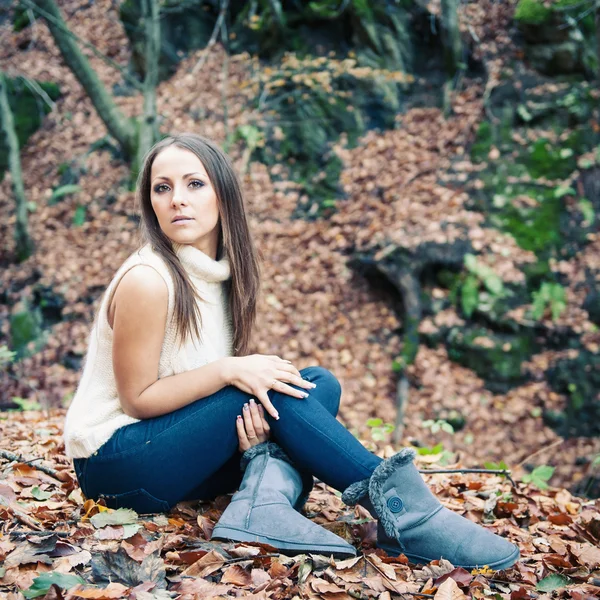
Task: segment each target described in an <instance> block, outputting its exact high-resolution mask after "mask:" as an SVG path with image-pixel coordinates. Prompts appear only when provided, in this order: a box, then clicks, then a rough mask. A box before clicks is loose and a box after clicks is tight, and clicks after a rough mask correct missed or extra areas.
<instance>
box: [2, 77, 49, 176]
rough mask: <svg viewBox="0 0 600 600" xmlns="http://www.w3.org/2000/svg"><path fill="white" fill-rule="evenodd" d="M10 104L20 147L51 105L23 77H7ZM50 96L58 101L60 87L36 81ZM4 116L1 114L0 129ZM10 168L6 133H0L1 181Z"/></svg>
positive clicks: (35, 128) (37, 126) (38, 125)
mask: <svg viewBox="0 0 600 600" xmlns="http://www.w3.org/2000/svg"><path fill="white" fill-rule="evenodd" d="M6 81H7V92H8V104H9V105H10V108H11V110H12V113H13V120H14V124H15V130H16V133H17V138H18V140H19V147H20V148H22V147H23V146H24V145H25V143H26V142H27V140H28V139H29V137H30V136H31V135H32V134H33V133H34V132H35V131H36V130H37V129H38V128H39V127H40V125H41V124H42V121H43V119H44V117H45V116H46V115H47V114H48V113H49V112H50V107H49V106H48V104H46V102H45V101H44V100H42V99H41V98H40V97H39V96H38V95H37V94H36V93H35V92H33V91H32V90H31V88H29V87H28V86H27V85H26V84H25V82H24V81H23V79H22V78H20V77H16V78H15V79H11V78H9V77H7V78H6ZM36 83H37V84H38V85H39V86H40V87H41V88H42V89H43V90H44V92H46V94H48V96H49V97H50V98H51V99H52V100H53V101H56V100H57V99H58V98H59V97H60V88H59V87H58V85H57V84H55V83H52V82H43V81H38V82H36ZM1 129H2V117H1V115H0V130H1ZM7 168H8V148H7V147H6V141H5V139H4V135H0V181H1V180H2V179H3V178H4V171H5V170H6V169H7Z"/></svg>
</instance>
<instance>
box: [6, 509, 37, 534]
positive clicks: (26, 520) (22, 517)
mask: <svg viewBox="0 0 600 600" xmlns="http://www.w3.org/2000/svg"><path fill="white" fill-rule="evenodd" d="M6 510H8V511H9V512H11V513H12V515H13V516H14V517H15V518H16V519H17V520H19V521H21V523H23V525H27V527H31V528H32V529H35V530H37V531H43V530H44V528H43V527H42V525H41V524H40V523H38V522H37V521H36V520H35V519H33V518H32V517H30V516H29V515H27V514H25V513H24V512H23V511H21V510H19V509H18V508H15V506H14V505H12V504H11V505H10V506H7V507H6Z"/></svg>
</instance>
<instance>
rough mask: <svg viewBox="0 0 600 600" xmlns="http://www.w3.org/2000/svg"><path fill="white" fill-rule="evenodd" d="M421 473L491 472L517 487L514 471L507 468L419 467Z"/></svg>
mask: <svg viewBox="0 0 600 600" xmlns="http://www.w3.org/2000/svg"><path fill="white" fill-rule="evenodd" d="M419 473H489V474H490V475H504V477H506V479H508V480H509V481H510V483H511V484H512V486H513V487H517V484H516V483H515V482H514V480H513V478H512V477H511V474H512V472H511V471H507V470H506V469H419Z"/></svg>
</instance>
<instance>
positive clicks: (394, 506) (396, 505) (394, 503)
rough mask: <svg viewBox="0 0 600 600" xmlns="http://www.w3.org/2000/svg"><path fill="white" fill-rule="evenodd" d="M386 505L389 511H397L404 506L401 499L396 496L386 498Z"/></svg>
mask: <svg viewBox="0 0 600 600" xmlns="http://www.w3.org/2000/svg"><path fill="white" fill-rule="evenodd" d="M387 507H388V508H389V509H390V511H391V512H393V513H399V512H400V511H401V510H402V509H403V508H404V502H402V499H401V498H398V496H392V497H391V498H388V501H387Z"/></svg>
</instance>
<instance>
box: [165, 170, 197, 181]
mask: <svg viewBox="0 0 600 600" xmlns="http://www.w3.org/2000/svg"><path fill="white" fill-rule="evenodd" d="M192 175H201V176H202V177H208V175H206V174H205V173H200V171H194V172H193V173H186V174H185V175H184V176H183V179H187V178H188V177H191V176H192ZM156 179H166V180H169V177H166V176H165V175H159V176H158V177H155V178H154V180H156Z"/></svg>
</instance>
